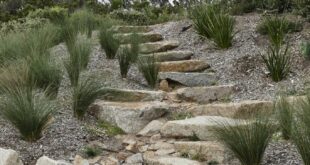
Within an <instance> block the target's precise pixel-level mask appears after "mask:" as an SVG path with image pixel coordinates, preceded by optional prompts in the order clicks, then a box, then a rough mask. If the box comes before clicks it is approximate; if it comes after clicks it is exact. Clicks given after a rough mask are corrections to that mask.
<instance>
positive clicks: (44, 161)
mask: <svg viewBox="0 0 310 165" xmlns="http://www.w3.org/2000/svg"><path fill="white" fill-rule="evenodd" d="M36 165H72V164H70V163H67V162H65V161H59V160H53V159H51V158H49V157H47V156H42V157H40V158H39V159H38V160H37V163H36ZM77 165H80V164H77Z"/></svg>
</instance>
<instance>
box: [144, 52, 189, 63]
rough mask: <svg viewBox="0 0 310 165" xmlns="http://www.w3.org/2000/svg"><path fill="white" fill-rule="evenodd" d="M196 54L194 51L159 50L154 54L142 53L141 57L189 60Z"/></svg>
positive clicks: (159, 59)
mask: <svg viewBox="0 0 310 165" xmlns="http://www.w3.org/2000/svg"><path fill="white" fill-rule="evenodd" d="M193 55H194V53H193V52H192V51H182V50H175V51H167V52H159V53H154V54H149V55H145V54H141V57H151V56H154V57H155V58H156V60H157V61H158V62H164V61H180V60H189V59H191V57H192V56H193Z"/></svg>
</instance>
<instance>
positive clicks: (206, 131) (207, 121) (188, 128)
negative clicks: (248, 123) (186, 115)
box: [160, 116, 244, 140]
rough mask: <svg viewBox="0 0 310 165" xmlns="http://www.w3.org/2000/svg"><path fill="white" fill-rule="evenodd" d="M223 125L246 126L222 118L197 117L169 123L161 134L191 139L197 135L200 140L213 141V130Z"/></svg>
mask: <svg viewBox="0 0 310 165" xmlns="http://www.w3.org/2000/svg"><path fill="white" fill-rule="evenodd" d="M222 123H225V124H232V125H239V124H244V122H241V121H239V120H234V119H230V118H224V117H220V116H197V117H194V118H190V119H185V120H175V121H168V122H167V123H166V124H165V125H164V126H163V127H162V128H161V130H160V132H161V134H162V135H163V136H166V137H191V136H194V135H195V136H197V137H198V138H199V139H200V140H210V139H211V140H212V129H214V128H216V127H219V126H221V124H222Z"/></svg>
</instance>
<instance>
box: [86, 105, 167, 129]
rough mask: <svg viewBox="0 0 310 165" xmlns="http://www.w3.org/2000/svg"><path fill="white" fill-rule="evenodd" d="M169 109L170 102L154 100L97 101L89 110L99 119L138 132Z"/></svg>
mask: <svg viewBox="0 0 310 165" xmlns="http://www.w3.org/2000/svg"><path fill="white" fill-rule="evenodd" d="M168 109H169V106H168V104H166V103H164V102H159V101H153V102H105V101H101V100H99V101H96V102H95V103H93V104H92V106H90V108H89V111H90V112H91V113H92V114H94V115H95V116H96V117H97V118H98V119H99V120H103V121H106V122H109V123H111V124H114V125H116V126H118V127H119V128H121V129H122V130H123V131H124V132H126V133H138V132H139V131H140V130H141V129H142V128H144V127H145V126H146V125H147V124H148V123H149V122H151V121H152V120H155V119H157V118H159V117H161V116H162V115H163V114H165V113H166V112H167V110H168Z"/></svg>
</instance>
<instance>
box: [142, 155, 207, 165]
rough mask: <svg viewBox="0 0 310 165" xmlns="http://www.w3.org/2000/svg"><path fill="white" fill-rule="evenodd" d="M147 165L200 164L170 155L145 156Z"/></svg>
mask: <svg viewBox="0 0 310 165" xmlns="http://www.w3.org/2000/svg"><path fill="white" fill-rule="evenodd" d="M144 159H145V162H146V163H147V164H148V165H201V164H200V163H199V162H198V161H194V160H189V159H185V158H179V157H172V156H145V157H144Z"/></svg>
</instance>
